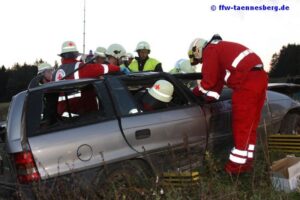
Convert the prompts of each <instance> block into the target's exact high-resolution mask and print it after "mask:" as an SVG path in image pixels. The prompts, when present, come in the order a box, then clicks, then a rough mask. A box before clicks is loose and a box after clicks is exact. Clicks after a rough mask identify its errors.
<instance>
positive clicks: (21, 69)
mask: <svg viewBox="0 0 300 200" xmlns="http://www.w3.org/2000/svg"><path fill="white" fill-rule="evenodd" d="M42 62H43V60H42V59H40V60H37V61H35V63H34V64H33V65H28V64H26V63H24V64H23V65H20V64H19V63H16V64H15V65H14V66H13V67H11V68H5V66H2V67H1V68H0V102H9V101H10V100H11V98H12V96H14V95H15V94H17V93H19V92H21V91H23V90H25V89H27V87H28V84H29V82H30V81H31V79H32V78H33V77H35V76H36V74H37V66H38V64H39V63H42ZM270 64H271V70H270V72H269V77H270V82H278V80H279V81H281V82H282V81H285V82H295V83H300V45H297V44H288V45H286V46H283V47H282V48H281V50H280V51H279V52H278V53H274V54H273V56H272V59H271V63H270ZM57 66H58V64H57V62H56V63H55V67H57Z"/></svg>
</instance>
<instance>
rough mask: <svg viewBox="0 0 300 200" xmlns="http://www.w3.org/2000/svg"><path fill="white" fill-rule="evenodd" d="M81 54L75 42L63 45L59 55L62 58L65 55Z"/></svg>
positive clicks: (67, 42)
mask: <svg viewBox="0 0 300 200" xmlns="http://www.w3.org/2000/svg"><path fill="white" fill-rule="evenodd" d="M71 52H74V53H79V52H78V50H77V47H76V44H75V43H74V42H73V41H66V42H64V43H63V44H62V45H61V53H60V54H58V55H59V56H61V55H62V54H64V53H71Z"/></svg>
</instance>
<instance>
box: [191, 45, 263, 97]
mask: <svg viewBox="0 0 300 200" xmlns="http://www.w3.org/2000/svg"><path fill="white" fill-rule="evenodd" d="M202 61H203V65H202V75H203V79H202V80H201V82H200V84H199V85H198V87H196V88H195V89H194V90H193V92H194V94H195V95H196V96H199V95H201V94H205V95H206V96H207V97H209V98H214V99H219V97H220V93H221V91H222V89H223V86H224V84H226V85H227V86H228V87H230V88H232V89H236V88H238V87H239V86H240V85H241V84H243V80H244V79H245V77H246V76H247V73H248V72H249V71H250V70H251V69H252V68H253V67H263V64H262V61H261V59H260V58H259V57H258V56H257V55H256V54H255V53H254V52H253V51H252V50H250V49H248V48H247V47H245V46H243V45H241V44H238V43H234V42H227V41H222V40H213V41H212V42H210V43H209V44H208V45H207V46H206V47H205V48H204V50H203V56H202Z"/></svg>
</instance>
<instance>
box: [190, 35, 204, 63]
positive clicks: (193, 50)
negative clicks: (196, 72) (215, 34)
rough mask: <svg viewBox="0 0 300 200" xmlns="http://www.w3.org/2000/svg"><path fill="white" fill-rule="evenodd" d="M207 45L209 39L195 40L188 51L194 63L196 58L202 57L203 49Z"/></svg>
mask: <svg viewBox="0 0 300 200" xmlns="http://www.w3.org/2000/svg"><path fill="white" fill-rule="evenodd" d="M206 45H207V40H204V39H202V38H196V39H194V40H193V42H192V43H191V45H190V47H189V51H188V56H189V58H190V62H191V63H192V64H193V63H194V59H197V60H201V59H202V51H203V48H204V47H205V46H206Z"/></svg>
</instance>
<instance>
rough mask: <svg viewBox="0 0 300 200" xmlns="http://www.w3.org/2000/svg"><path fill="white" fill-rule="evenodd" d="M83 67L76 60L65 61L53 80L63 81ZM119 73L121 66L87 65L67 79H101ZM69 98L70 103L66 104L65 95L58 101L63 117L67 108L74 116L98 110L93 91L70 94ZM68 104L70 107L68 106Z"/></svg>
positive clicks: (54, 74) (59, 110)
mask: <svg viewBox="0 0 300 200" xmlns="http://www.w3.org/2000/svg"><path fill="white" fill-rule="evenodd" d="M82 65H84V63H82V62H79V61H77V60H76V59H63V60H62V65H61V66H60V67H59V68H58V69H57V70H56V71H55V72H54V73H53V77H52V79H53V80H54V81H59V80H62V78H63V77H65V76H66V75H68V74H70V73H71V72H73V71H75V70H76V69H78V68H80V67H81V66H82ZM119 71H120V67H119V66H115V65H110V64H108V65H105V64H102V65H100V64H95V63H91V64H85V66H84V67H82V68H80V69H79V70H77V71H76V72H74V73H73V74H71V75H70V76H68V77H66V79H69V80H70V79H82V78H99V76H101V75H104V74H107V73H110V72H119ZM67 97H68V102H66V98H65V96H64V95H61V96H60V97H59V99H58V106H57V112H58V113H59V114H60V115H63V114H64V112H66V111H67V108H69V112H71V113H74V114H81V113H87V112H91V111H96V110H97V109H98V104H97V100H96V94H95V91H94V90H92V89H88V90H84V91H81V92H78V93H74V94H68V95H67ZM67 103H68V104H69V106H67Z"/></svg>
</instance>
